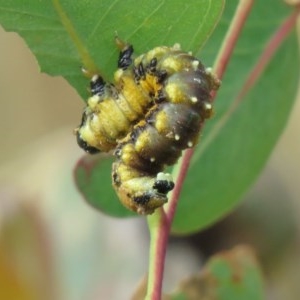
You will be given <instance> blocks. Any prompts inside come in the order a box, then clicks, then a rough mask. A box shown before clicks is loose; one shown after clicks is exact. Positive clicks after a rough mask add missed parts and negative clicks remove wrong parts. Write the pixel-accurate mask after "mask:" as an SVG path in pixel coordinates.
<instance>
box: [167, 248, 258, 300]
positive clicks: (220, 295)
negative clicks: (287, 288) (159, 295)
mask: <svg viewBox="0 0 300 300" xmlns="http://www.w3.org/2000/svg"><path fill="white" fill-rule="evenodd" d="M263 294H264V292H263V282H262V277H261V271H260V268H259V266H258V264H257V262H256V259H255V257H254V255H253V253H252V251H251V249H250V248H248V247H245V246H238V247H235V248H234V249H232V250H230V251H226V252H223V253H220V254H217V255H215V256H213V257H212V258H211V259H210V260H209V261H208V262H207V264H206V265H205V267H204V269H203V271H202V272H201V273H200V274H199V275H195V276H193V277H191V278H188V279H186V280H185V281H184V282H182V283H181V284H180V287H179V289H178V291H177V292H176V293H174V295H172V296H171V299H174V300H175V299H176V300H179V299H181V300H192V299H207V300H262V299H264V297H263Z"/></svg>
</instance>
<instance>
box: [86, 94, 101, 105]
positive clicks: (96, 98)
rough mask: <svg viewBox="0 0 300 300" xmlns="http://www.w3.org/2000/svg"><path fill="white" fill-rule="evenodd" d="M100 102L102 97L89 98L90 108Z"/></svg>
mask: <svg viewBox="0 0 300 300" xmlns="http://www.w3.org/2000/svg"><path fill="white" fill-rule="evenodd" d="M99 101H100V96H99V95H93V96H92V97H90V98H89V100H88V103H89V105H90V106H93V105H95V104H97V103H98V102H99Z"/></svg>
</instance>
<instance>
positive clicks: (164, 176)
mask: <svg viewBox="0 0 300 300" xmlns="http://www.w3.org/2000/svg"><path fill="white" fill-rule="evenodd" d="M156 180H167V181H173V178H172V175H171V174H169V173H163V172H159V173H157V175H156Z"/></svg>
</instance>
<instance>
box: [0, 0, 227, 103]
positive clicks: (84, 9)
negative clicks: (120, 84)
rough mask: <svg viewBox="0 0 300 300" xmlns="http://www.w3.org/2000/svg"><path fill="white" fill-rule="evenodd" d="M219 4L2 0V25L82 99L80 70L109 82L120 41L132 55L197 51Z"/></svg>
mask: <svg viewBox="0 0 300 300" xmlns="http://www.w3.org/2000/svg"><path fill="white" fill-rule="evenodd" d="M222 7H223V0H214V1H213V0H192V1H189V2H182V1H180V0H166V1H159V0H153V1H147V0H140V1H139V2H138V3H137V2H136V1H134V0H126V1H121V0H115V1H110V0H105V1H97V0H86V1H73V0H61V1H59V0H52V1H50V0H48V1H36V0H27V1H23V0H0V23H1V24H2V26H3V27H4V29H5V30H7V31H16V32H18V33H19V34H20V35H21V36H22V37H23V38H24V40H25V42H26V43H27V45H28V46H29V48H30V50H31V51H32V52H33V53H34V55H35V56H36V58H37V60H38V63H39V65H40V67H41V70H42V71H43V72H46V73H48V74H50V75H54V76H57V75H61V76H63V77H64V78H66V79H67V80H68V81H69V83H70V84H71V85H72V86H73V87H74V88H75V89H76V90H77V91H78V92H79V94H80V95H81V96H82V97H83V98H86V97H87V96H88V93H87V91H86V85H87V80H86V79H85V78H84V77H83V76H82V74H81V71H80V68H81V67H82V66H84V67H86V68H88V69H92V70H91V71H95V69H98V70H101V74H102V75H103V76H104V77H105V78H108V79H112V78H113V76H112V75H113V71H114V70H115V69H116V65H117V58H118V50H117V47H116V46H115V44H114V36H115V33H116V32H117V33H118V35H119V36H120V38H121V39H124V40H127V41H128V42H130V43H133V44H134V47H135V50H136V53H137V54H139V53H144V52H146V51H148V50H150V49H152V48H153V47H155V46H158V45H163V44H165V45H169V46H171V45H173V44H175V43H177V42H180V43H181V45H182V48H183V49H187V51H190V50H192V51H197V50H199V48H200V47H201V45H202V44H203V43H204V41H205V40H206V39H207V37H208V36H209V34H210V32H211V31H212V29H213V28H214V25H215V23H216V20H217V19H218V18H219V15H220V13H221V10H222Z"/></svg>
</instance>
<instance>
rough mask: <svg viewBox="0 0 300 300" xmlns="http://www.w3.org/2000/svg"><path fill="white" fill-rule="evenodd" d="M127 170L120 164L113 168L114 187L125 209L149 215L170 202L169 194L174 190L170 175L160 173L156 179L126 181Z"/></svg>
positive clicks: (140, 178)
mask: <svg viewBox="0 0 300 300" xmlns="http://www.w3.org/2000/svg"><path fill="white" fill-rule="evenodd" d="M125 169H126V168H124V167H123V165H122V164H118V163H115V164H114V167H113V186H114V188H115V190H116V192H117V194H118V197H119V199H120V201H121V202H122V204H123V205H124V206H125V207H127V208H129V209H130V210H132V211H135V212H137V213H138V214H141V215H148V214H152V213H153V212H154V210H155V209H157V208H158V207H161V206H163V205H164V204H165V203H166V202H167V201H168V198H167V193H168V192H169V191H171V190H172V189H173V188H174V182H173V180H172V178H171V175H170V174H167V173H161V172H160V173H158V174H157V176H156V177H155V178H153V177H150V176H142V175H141V176H140V177H134V178H131V179H129V180H125V179H124V178H126V175H125V176H124V175H123V174H122V173H123V172H124V173H125V172H126V171H125Z"/></svg>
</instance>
